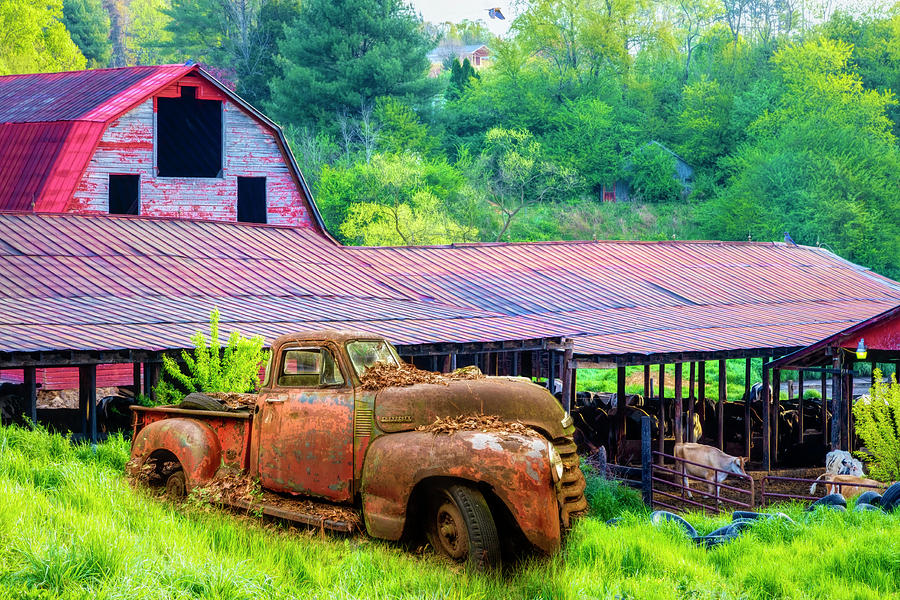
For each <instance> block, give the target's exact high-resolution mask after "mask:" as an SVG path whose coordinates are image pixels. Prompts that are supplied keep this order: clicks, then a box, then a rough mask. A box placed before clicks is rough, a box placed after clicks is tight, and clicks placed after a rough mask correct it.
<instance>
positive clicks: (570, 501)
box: [553, 437, 588, 527]
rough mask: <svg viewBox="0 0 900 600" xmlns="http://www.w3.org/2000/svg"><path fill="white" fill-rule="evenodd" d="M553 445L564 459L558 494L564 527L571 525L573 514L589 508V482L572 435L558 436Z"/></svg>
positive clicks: (560, 514) (560, 515)
mask: <svg viewBox="0 0 900 600" xmlns="http://www.w3.org/2000/svg"><path fill="white" fill-rule="evenodd" d="M553 445H554V447H556V450H557V452H559V454H560V456H562V460H563V476H562V480H560V482H559V491H558V492H557V494H556V498H557V500H559V517H560V519H561V521H562V524H563V527H569V524H570V520H571V519H570V517H571V516H572V515H573V514H576V513H580V512H584V511H586V510H587V509H588V503H587V499H586V498H585V497H584V488H585V487H586V485H587V484H586V483H585V481H584V473H582V472H581V460H580V459H579V458H578V452H577V450H576V447H575V441H574V440H573V439H572V438H570V437H565V438H556V439H555V440H553Z"/></svg>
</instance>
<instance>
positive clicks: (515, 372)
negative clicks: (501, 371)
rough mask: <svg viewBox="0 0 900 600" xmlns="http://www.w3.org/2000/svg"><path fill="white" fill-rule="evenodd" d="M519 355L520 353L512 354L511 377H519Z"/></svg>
mask: <svg viewBox="0 0 900 600" xmlns="http://www.w3.org/2000/svg"><path fill="white" fill-rule="evenodd" d="M519 354H520V352H518V351H516V352H513V353H512V376H513V377H518V376H519Z"/></svg>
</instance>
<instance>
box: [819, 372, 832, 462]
mask: <svg viewBox="0 0 900 600" xmlns="http://www.w3.org/2000/svg"><path fill="white" fill-rule="evenodd" d="M820 408H821V409H822V445H823V446H825V447H826V448H828V447H829V446H830V445H831V438H830V437H829V435H828V376H827V375H826V374H825V371H822V406H821V407H820Z"/></svg>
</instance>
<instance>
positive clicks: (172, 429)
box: [131, 418, 222, 490]
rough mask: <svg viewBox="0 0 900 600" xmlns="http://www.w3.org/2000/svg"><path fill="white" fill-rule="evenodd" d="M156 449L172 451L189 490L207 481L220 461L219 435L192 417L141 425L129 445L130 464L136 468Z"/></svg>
mask: <svg viewBox="0 0 900 600" xmlns="http://www.w3.org/2000/svg"><path fill="white" fill-rule="evenodd" d="M159 450H167V451H169V452H171V453H172V454H174V455H175V457H176V458H177V459H178V462H180V463H181V467H182V468H183V469H184V476H185V480H186V483H187V487H188V489H189V490H190V489H191V488H193V487H194V486H196V485H200V484H203V483H205V482H207V481H209V480H210V479H211V478H212V477H213V475H215V473H216V471H217V470H218V469H219V467H220V466H221V464H222V448H221V444H220V443H219V438H218V437H217V436H216V434H215V432H214V431H213V430H212V428H211V427H210V426H209V425H207V424H206V423H203V422H202V421H196V420H194V419H178V418H176V419H164V420H162V421H156V422H154V423H150V424H149V425H147V426H146V427H144V428H143V429H141V430H140V432H138V434H137V437H135V438H134V441H133V443H132V445H131V464H132V465H133V467H132V468H134V469H139V468H140V467H141V466H142V465H143V464H144V462H146V461H147V459H148V458H150V457H151V455H153V453H155V452H157V451H159Z"/></svg>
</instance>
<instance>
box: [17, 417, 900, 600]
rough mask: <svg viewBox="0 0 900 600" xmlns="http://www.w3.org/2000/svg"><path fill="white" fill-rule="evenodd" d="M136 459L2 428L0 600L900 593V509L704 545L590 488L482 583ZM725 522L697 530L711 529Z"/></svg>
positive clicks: (616, 493) (601, 485)
mask: <svg viewBox="0 0 900 600" xmlns="http://www.w3.org/2000/svg"><path fill="white" fill-rule="evenodd" d="M127 454H128V446H127V443H126V442H124V441H123V440H122V439H120V438H115V439H113V440H111V441H109V442H106V443H103V444H100V445H99V446H98V447H97V449H96V451H94V450H92V449H91V448H90V447H89V446H73V445H71V444H70V443H69V442H68V441H67V440H66V439H65V438H63V437H61V436H58V435H51V434H48V433H46V432H43V431H27V430H23V429H17V428H2V429H0V597H3V598H7V597H9V598H63V599H74V598H78V599H81V598H102V599H113V598H123V599H124V598H128V599H132V598H136V599H145V598H148V599H149V598H208V599H231V598H234V599H243V598H246V599H251V598H252V599H254V600H255V599H267V598H275V599H281V598H284V599H287V598H323V599H324V598H336V599H351V598H416V599H438V598H441V599H443V598H452V599H467V600H468V599H471V600H475V599H494V598H527V599H538V598H545V599H549V598H560V599H573V600H574V599H581V598H610V599H612V598H641V599H644V598H650V599H652V598H700V599H714V598H715V599H722V598H747V599H757V598H759V599H762V598H826V597H827V598H829V599H831V598H838V599H839V598H872V599H875V598H891V597H894V598H896V597H898V593H897V590H898V589H900V515H883V514H874V513H847V514H838V513H823V514H816V515H804V514H803V513H802V512H800V511H799V510H797V509H790V510H791V514H792V516H794V517H795V518H796V519H797V521H798V525H797V526H796V527H785V526H784V525H781V524H779V523H761V524H760V525H758V526H756V527H754V528H753V529H752V530H750V531H748V532H746V533H745V534H744V535H743V536H742V537H741V538H740V539H738V540H736V541H734V542H732V543H730V544H728V545H724V546H721V547H718V548H715V549H712V550H704V549H700V548H697V547H696V546H694V544H693V543H692V542H690V541H689V540H687V539H686V538H685V537H684V535H683V534H682V533H681V532H680V531H679V530H678V529H677V528H675V527H671V526H669V527H662V528H655V527H653V526H651V525H649V524H648V520H647V511H646V509H644V508H643V507H642V505H640V503H639V502H637V501H636V497H635V496H634V494H633V493H632V492H631V491H630V490H623V489H621V488H619V487H618V486H617V485H615V484H610V483H609V482H603V481H601V480H594V479H591V481H590V482H589V490H588V491H589V494H588V495H589V499H590V502H591V505H592V509H593V510H594V511H595V516H589V517H586V518H582V519H581V520H580V521H578V522H577V524H576V526H575V528H574V529H573V530H572V532H571V533H570V534H569V536H568V539H567V542H566V544H565V547H564V549H563V551H562V552H561V553H559V554H557V555H556V556H554V557H551V558H532V559H528V560H527V561H525V562H523V563H522V564H518V565H514V566H513V567H511V568H508V569H507V570H506V571H504V572H502V573H494V574H473V573H468V572H466V571H465V570H464V569H462V568H460V567H458V566H456V565H453V564H450V563H447V562H445V561H443V560H440V559H438V558H435V557H433V556H431V555H429V554H416V553H413V552H410V551H407V550H405V549H404V548H402V547H400V546H399V545H395V544H390V543H385V542H379V541H375V540H372V539H369V538H367V537H365V536H355V537H347V538H342V537H337V536H330V535H325V536H322V535H320V534H319V533H318V532H309V531H304V530H300V529H293V528H282V527H278V526H275V525H272V524H270V523H264V522H260V521H259V520H256V519H252V518H249V517H240V516H237V515H234V514H232V513H227V512H223V511H219V510H214V509H209V508H204V507H203V506H198V505H192V504H190V503H188V504H187V505H182V506H173V505H170V504H167V503H164V502H162V501H160V500H156V499H154V498H151V497H149V496H147V495H145V494H144V493H141V492H137V491H135V490H132V489H131V488H130V487H129V485H128V484H127V483H126V481H125V479H124V478H123V476H122V468H123V465H124V463H125V460H126V459H127ZM623 509H624V511H623ZM610 516H620V517H621V518H622V520H621V522H620V524H619V525H618V526H617V527H610V526H607V525H605V524H604V520H605V519H606V518H608V517H610ZM725 518H727V517H719V518H717V519H710V518H705V517H699V516H695V517H692V521H693V522H695V524H696V525H697V526H698V528H700V529H701V530H702V531H711V530H712V529H713V528H715V526H716V525H718V524H719V523H720V522H722V520H724V519H725Z"/></svg>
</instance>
